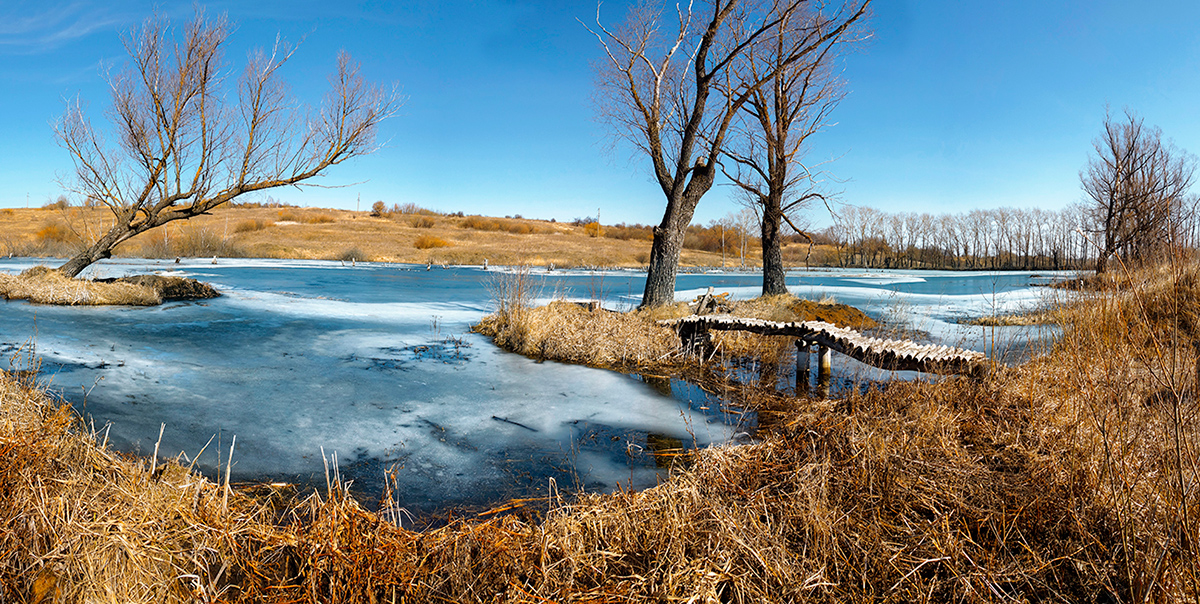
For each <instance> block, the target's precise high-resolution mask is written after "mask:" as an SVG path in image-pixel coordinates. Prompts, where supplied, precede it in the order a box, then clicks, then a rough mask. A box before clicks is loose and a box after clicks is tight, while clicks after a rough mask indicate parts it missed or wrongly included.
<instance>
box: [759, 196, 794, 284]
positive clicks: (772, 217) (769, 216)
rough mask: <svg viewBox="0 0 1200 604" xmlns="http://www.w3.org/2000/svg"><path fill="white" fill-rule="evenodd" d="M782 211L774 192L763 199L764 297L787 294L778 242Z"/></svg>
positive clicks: (781, 254) (781, 252) (781, 253)
mask: <svg viewBox="0 0 1200 604" xmlns="http://www.w3.org/2000/svg"><path fill="white" fill-rule="evenodd" d="M781 214H782V210H781V209H780V200H779V195H778V194H776V192H775V191H772V193H770V194H768V195H767V196H766V198H765V199H763V213H762V260H763V284H762V293H763V295H764V296H775V295H779V294H786V293H788V290H787V284H786V283H785V282H784V267H783V250H782V249H781V244H780V241H779V227H780V224H779V223H780V218H781Z"/></svg>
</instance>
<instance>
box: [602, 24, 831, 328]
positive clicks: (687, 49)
mask: <svg viewBox="0 0 1200 604" xmlns="http://www.w3.org/2000/svg"><path fill="white" fill-rule="evenodd" d="M816 1H817V0H691V1H690V2H688V3H687V4H686V5H684V4H676V5H673V8H672V10H670V11H668V10H667V7H666V6H665V5H666V4H667V2H666V1H665V0H646V1H644V2H641V3H639V4H637V5H635V6H634V8H633V9H632V10H631V11H630V13H629V16H628V18H627V20H626V21H625V23H624V25H622V26H621V27H620V28H618V29H609V28H607V27H605V26H604V25H603V24H601V23H600V15H599V11H597V15H596V25H597V30H596V31H594V32H593V33H595V34H596V37H597V38H598V39H599V40H600V43H601V45H602V46H603V48H604V52H605V57H606V59H607V60H606V61H604V62H603V63H602V64H601V66H600V69H599V76H598V89H599V97H600V100H599V105H600V113H601V117H602V119H604V120H605V121H607V122H608V124H609V126H610V127H611V129H612V131H613V132H614V133H615V134H616V135H617V136H619V137H621V138H624V139H626V140H628V141H630V142H631V143H632V144H633V145H634V146H635V147H636V148H637V149H638V150H639V151H640V152H641V153H644V154H646V155H647V156H649V159H650V163H651V165H652V167H653V172H654V179H655V181H656V182H657V183H658V186H659V188H660V189H661V190H662V192H663V195H664V196H665V197H666V201H667V207H666V210H665V211H664V212H663V218H662V221H661V222H660V223H659V224H658V225H657V226H655V227H654V241H653V244H652V246H651V248H650V268H649V271H648V272H647V274H646V289H645V291H644V292H643V294H642V304H641V305H642V307H654V306H661V305H664V304H668V303H670V302H672V301H673V300H674V297H675V275H676V271H677V269H678V266H679V256H680V253H681V251H682V250H683V239H684V235H685V234H686V232H687V227H688V225H689V224H690V223H691V220H692V216H693V214H694V213H695V210H696V205H697V204H698V203H699V202H700V199H701V197H703V196H704V194H705V193H707V192H708V191H709V189H711V188H712V186H713V184H714V181H715V179H716V174H717V172H716V170H717V160H718V158H719V157H720V154H721V149H722V146H723V145H724V143H725V138H726V135H727V134H728V132H729V128H730V124H731V123H732V121H733V119H734V117H735V116H736V115H737V112H738V111H739V109H740V108H741V106H742V105H743V104H744V103H745V102H746V101H747V99H748V98H749V96H750V93H751V92H752V91H753V90H754V89H755V88H756V87H757V86H760V85H762V84H763V83H764V82H766V81H768V80H769V79H770V77H771V75H773V74H771V73H768V74H764V76H763V79H762V81H759V82H754V83H751V85H750V86H748V87H744V88H742V89H741V90H740V91H738V92H737V93H735V94H733V95H729V96H727V97H726V96H723V95H720V94H719V92H718V93H717V96H718V97H721V98H720V99H719V100H717V99H712V100H713V102H710V98H709V97H710V96H713V93H714V92H717V91H718V85H719V84H720V82H721V81H722V80H723V79H724V78H725V77H726V72H727V70H728V69H729V67H730V65H731V64H732V63H733V62H734V61H735V60H737V59H738V57H739V56H740V55H741V54H742V53H743V52H745V51H746V49H747V48H749V47H750V46H751V45H752V44H754V43H755V42H756V41H757V40H758V39H759V38H762V37H764V36H766V35H768V34H769V32H771V31H772V30H773V29H774V28H776V27H777V26H778V25H779V23H780V20H781V19H782V18H784V17H786V16H787V15H790V14H792V13H793V12H795V11H798V10H799V9H800V8H801V7H803V6H805V5H807V4H812V3H814V2H816ZM668 12H670V13H672V16H671V17H667V16H666V15H667V13H668ZM735 23H736V24H737V26H736V27H735V26H734V24H735ZM793 51H794V52H793V53H792V54H790V55H789V56H787V57H785V58H784V59H783V61H782V62H781V63H782V64H783V65H790V64H792V63H794V62H796V61H799V60H801V59H802V58H803V57H804V56H806V55H807V54H808V53H809V52H811V51H812V49H810V48H807V47H801V48H795V49H793Z"/></svg>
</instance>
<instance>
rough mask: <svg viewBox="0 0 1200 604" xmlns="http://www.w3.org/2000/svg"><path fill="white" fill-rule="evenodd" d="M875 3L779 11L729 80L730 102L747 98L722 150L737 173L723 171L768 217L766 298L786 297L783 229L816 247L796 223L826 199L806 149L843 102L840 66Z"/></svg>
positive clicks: (764, 230) (851, 1) (862, 0)
mask: <svg viewBox="0 0 1200 604" xmlns="http://www.w3.org/2000/svg"><path fill="white" fill-rule="evenodd" d="M870 3H871V0H847V2H846V3H844V4H842V5H841V6H839V7H838V8H837V9H836V10H828V7H827V6H826V5H825V4H824V3H815V2H806V3H801V4H800V5H798V6H793V7H784V6H776V7H775V10H776V11H780V12H778V13H777V14H778V21H779V24H778V25H777V26H776V27H775V28H773V29H772V30H771V31H770V32H768V33H767V34H766V35H764V36H762V37H761V38H760V39H758V40H757V41H756V42H755V43H754V44H752V45H750V46H749V47H748V48H747V49H746V51H745V52H743V53H742V55H741V56H740V57H739V58H738V60H737V61H735V62H734V64H733V67H732V69H731V70H730V72H729V74H728V76H729V78H728V79H729V84H728V85H727V86H726V87H725V90H726V91H727V92H728V93H729V94H730V96H731V97H736V95H739V94H743V93H744V92H748V93H749V96H748V98H747V100H746V102H745V104H744V105H743V106H742V114H741V119H739V120H738V121H736V122H735V124H736V128H735V130H734V134H735V135H734V136H731V138H730V141H729V144H727V145H726V146H725V149H724V154H725V156H726V157H728V158H730V159H731V160H733V163H734V165H735V166H736V167H735V169H733V170H724V172H725V174H726V175H727V176H728V177H729V178H730V180H732V181H733V182H734V183H735V184H736V185H737V186H738V187H740V188H741V190H742V191H743V192H744V193H745V194H746V195H747V197H748V199H749V200H750V203H752V204H754V205H755V206H757V208H756V211H757V212H758V213H759V214H760V215H761V217H762V220H761V238H762V254H763V286H762V293H763V295H776V294H784V293H787V286H786V285H785V284H784V265H783V253H782V244H781V241H780V229H781V227H782V224H783V223H784V222H787V223H788V225H789V226H791V227H792V229H793V230H795V231H796V232H797V233H799V234H800V235H802V236H804V237H806V238H808V239H809V241H811V240H812V237H811V236H809V235H808V233H806V232H805V231H804V230H802V229H801V228H799V227H797V226H796V224H795V222H794V221H793V220H792V218H791V217H790V214H792V213H794V212H799V211H801V210H803V209H805V208H806V207H807V206H808V205H809V204H810V203H811V202H812V201H814V200H818V199H820V200H825V195H824V194H823V193H822V192H820V191H818V190H817V188H816V183H817V178H816V174H815V172H814V171H813V170H811V169H810V168H809V167H807V166H805V165H804V163H802V160H803V159H804V151H805V145H806V142H807V141H808V138H809V137H810V136H812V135H813V134H815V133H817V132H819V131H821V130H822V129H824V128H825V127H826V126H827V125H828V123H829V115H830V112H831V111H832V110H833V108H834V107H836V106H837V104H838V103H839V102H840V101H841V99H842V98H843V96H844V93H843V90H842V87H841V82H840V79H839V78H838V77H837V75H836V72H835V70H834V66H835V62H836V60H837V58H838V57H839V54H840V53H839V50H840V49H842V48H844V47H845V46H846V45H845V43H846V42H847V41H849V40H852V39H853V35H852V31H853V30H852V29H851V26H852V25H853V24H854V23H855V22H857V21H859V20H860V19H861V18H862V17H863V15H865V14H866V10H867V7H868V6H869V5H870ZM785 11H786V12H785ZM731 100H732V98H731ZM723 169H724V167H723Z"/></svg>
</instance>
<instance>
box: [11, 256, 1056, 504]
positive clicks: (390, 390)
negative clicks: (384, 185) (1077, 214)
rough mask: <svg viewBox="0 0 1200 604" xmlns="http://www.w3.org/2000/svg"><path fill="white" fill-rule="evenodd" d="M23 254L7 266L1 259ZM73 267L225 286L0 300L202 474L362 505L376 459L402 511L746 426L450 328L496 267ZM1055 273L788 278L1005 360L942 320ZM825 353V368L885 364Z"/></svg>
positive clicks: (688, 394)
mask: <svg viewBox="0 0 1200 604" xmlns="http://www.w3.org/2000/svg"><path fill="white" fill-rule="evenodd" d="M39 262H43V261H40V260H33V259H8V260H4V261H0V271H6V272H18V271H20V270H23V269H25V268H28V267H30V266H33V265H34V264H36V263H39ZM89 270H90V272H89V273H88V274H90V275H93V276H122V275H127V274H137V273H147V272H163V273H167V274H173V275H181V276H187V277H192V278H196V279H200V280H202V281H206V282H209V283H211V284H212V285H214V286H215V287H216V288H217V289H219V290H220V291H221V292H222V293H223V294H224V295H223V296H222V297H220V298H217V299H213V300H205V301H198V302H180V303H167V304H164V305H162V306H159V307H152V308H121V307H54V306H39V305H32V304H28V303H26V302H23V301H10V302H7V303H5V302H0V355H3V356H11V355H12V354H13V353H14V352H15V351H16V350H17V349H19V348H20V347H22V346H23V345H25V344H26V343H27V342H32V344H33V346H34V349H35V351H36V355H37V357H38V358H39V359H40V360H41V370H42V380H43V382H44V383H45V384H46V385H47V386H48V387H49V388H50V389H52V390H53V391H55V392H57V393H59V394H60V395H61V396H62V397H64V398H65V399H66V400H68V401H71V402H72V404H74V405H75V406H76V408H77V409H79V410H81V411H82V412H83V413H84V414H85V416H86V417H88V418H90V420H91V421H92V422H93V423H94V425H95V426H96V427H97V429H98V430H99V431H101V432H106V433H107V436H108V439H109V442H111V443H113V445H114V446H116V447H117V448H118V449H121V450H125V451H133V452H140V453H142V454H149V453H150V452H151V451H153V450H154V447H155V445H156V443H157V444H158V446H159V455H160V456H163V457H173V456H176V455H183V456H184V459H186V460H193V459H194V460H195V461H196V464H197V466H198V467H200V468H201V469H202V470H205V471H206V472H208V473H210V474H213V473H215V471H216V468H218V467H222V468H224V467H225V466H226V465H227V464H228V461H229V460H228V459H227V458H228V455H229V449H230V445H231V441H232V440H233V439H234V437H235V435H236V445H235V446H234V451H233V458H232V461H233V465H232V474H233V480H235V481H237V480H268V481H291V482H298V483H300V484H309V485H323V484H324V481H325V472H326V467H327V466H330V470H329V471H330V472H331V473H336V474H337V475H338V476H340V478H341V479H342V480H353V481H354V486H353V487H352V488H353V489H354V490H356V491H357V492H359V493H361V494H365V495H366V496H368V497H371V496H375V495H377V494H378V493H379V492H380V491H381V490H382V488H383V484H384V476H385V473H386V472H388V471H389V470H390V471H392V475H393V476H394V477H395V479H394V486H395V488H396V497H397V499H398V500H399V502H400V504H401V505H403V506H405V507H407V508H409V509H413V510H425V511H429V510H437V509H444V508H446V507H460V506H468V507H469V506H483V505H488V504H490V503H494V502H497V501H500V500H502V499H505V498H508V497H516V496H530V495H536V494H539V493H544V492H545V490H546V488H547V485H548V484H549V482H550V479H551V478H553V479H554V480H555V482H556V484H557V485H558V487H559V488H560V489H563V490H568V489H574V488H582V489H588V490H598V491H606V490H611V489H613V488H616V486H617V485H618V484H620V485H622V486H626V487H628V486H633V487H638V488H641V487H646V486H650V485H653V484H654V483H655V481H656V480H659V479H661V477H662V476H663V472H664V471H665V470H664V467H665V466H666V465H667V464H666V463H665V462H664V461H663V460H664V459H665V457H664V456H656V455H655V454H654V453H655V452H656V451H660V452H661V451H664V450H667V449H671V448H675V447H691V446H707V445H713V444H721V443H726V442H729V441H731V440H745V439H746V438H747V437H748V435H750V434H752V433H753V429H754V425H755V420H754V417H753V416H752V415H746V414H743V413H740V412H738V411H737V410H736V409H730V408H728V407H726V406H725V405H724V404H723V402H722V401H719V400H715V399H712V398H710V397H709V396H708V395H706V394H705V393H704V392H703V391H701V390H699V389H698V388H695V387H691V386H689V385H688V384H686V383H682V382H678V381H670V382H666V381H657V380H643V379H642V378H640V377H638V376H628V375H622V374H619V373H615V372H611V371H604V370H599V369H591V368H587V367H580V366H573V365H564V364H559V363H554V362H536V361H534V360H531V359H528V358H525V357H522V356H520V355H516V354H511V353H507V352H504V351H501V350H499V349H498V348H497V347H496V346H494V345H493V344H492V343H491V342H490V341H489V340H488V339H487V338H484V337H482V336H479V335H476V334H473V333H470V332H469V330H468V328H469V326H470V325H471V324H472V323H474V322H476V321H478V320H479V319H480V318H481V317H482V316H484V315H485V314H487V313H489V312H491V310H492V303H491V301H490V299H489V295H488V289H487V282H488V279H491V278H493V275H495V274H496V273H497V272H498V271H502V270H504V269H497V268H495V267H493V269H492V270H491V271H485V270H483V269H482V268H480V267H459V268H445V269H443V268H437V267H435V268H434V269H433V270H426V267H424V266H411V265H391V264H373V263H358V264H357V265H355V266H344V265H342V264H341V263H338V262H319V261H280V260H242V259H228V260H226V259H219V260H217V263H216V264H215V265H214V264H212V262H211V261H210V260H207V259H206V260H191V261H184V262H183V263H182V264H179V265H176V264H172V263H167V262H161V263H160V262H157V261H153V260H150V261H145V260H114V261H106V262H104V263H102V264H100V265H97V266H95V267H93V268H92V269H89ZM533 275H534V277H535V280H536V281H537V282H538V283H539V286H540V292H541V294H540V298H542V300H541V301H543V302H545V301H548V300H549V299H552V298H554V297H564V298H567V299H580V300H589V299H596V298H598V299H601V300H602V301H603V304H604V305H605V307H607V308H614V309H624V308H629V307H631V306H633V305H636V303H637V302H638V301H639V300H640V297H641V292H642V288H643V285H644V274H643V273H641V272H638V271H621V270H614V271H603V272H582V271H553V272H545V271H544V270H543V269H535V270H534V272H533ZM1060 276H1061V275H1051V274H1048V273H1041V274H1039V275H1035V274H1031V273H984V272H971V273H968V272H931V271H923V272H913V271H910V272H905V271H871V272H864V271H861V270H830V269H822V270H817V269H814V270H811V271H797V272H793V273H789V275H788V280H787V283H788V287H789V289H790V290H791V291H792V292H793V293H795V294H797V295H800V296H803V297H809V298H812V299H821V298H833V299H836V300H837V301H838V302H843V303H846V304H851V305H854V306H857V307H859V308H861V309H863V310H865V311H866V312H867V313H868V314H871V315H872V316H874V317H876V318H882V319H889V320H891V321H892V322H893V323H897V322H898V323H902V324H904V325H905V326H906V327H907V328H909V329H910V330H911V331H912V332H913V333H917V334H919V335H922V336H924V337H926V338H928V339H929V340H931V341H935V342H939V343H948V344H954V345H958V346H965V347H968V348H974V349H977V350H981V351H985V352H989V353H997V354H999V353H1002V352H1007V353H1008V354H1010V355H1016V356H1020V355H1024V354H1028V353H1029V351H1030V350H1031V348H1030V347H1031V346H1033V347H1034V349H1036V344H1037V342H1039V341H1042V340H1043V339H1045V338H1046V337H1051V336H1052V335H1053V334H1047V333H1043V332H1041V331H1037V330H1032V331H1031V330H1029V329H1026V328H999V329H992V328H969V327H964V326H961V325H960V324H959V323H958V321H959V320H960V319H962V318H964V317H973V316H981V315H988V314H994V313H1002V312H1008V311H1012V310H1019V309H1022V308H1029V307H1032V306H1035V305H1037V304H1038V303H1039V302H1040V301H1041V300H1042V296H1043V295H1044V294H1045V293H1046V291H1047V290H1046V289H1045V288H1040V287H1035V286H1036V285H1038V284H1042V283H1044V282H1045V280H1046V279H1050V278H1055V277H1060ZM760 280H761V277H760V276H759V275H758V274H756V273H742V272H737V271H710V272H706V273H698V274H681V275H680V276H679V279H678V283H677V298H679V299H691V298H693V297H695V296H697V295H699V294H701V293H703V291H704V290H705V289H706V288H707V287H708V286H710V285H711V286H714V287H715V288H716V290H717V291H718V292H725V291H728V292H731V293H732V294H733V296H734V297H736V298H749V297H754V296H756V295H757V294H758V292H759V289H760V283H761V281H760ZM997 351H998V352H997ZM834 356H835V359H834V363H835V365H834V377H835V380H840V381H841V382H843V383H849V382H852V381H857V380H861V379H864V378H865V379H886V378H887V377H889V375H888V373H887V372H882V371H878V370H874V369H872V368H868V367H865V366H863V365H861V364H858V363H857V362H855V361H852V360H850V359H845V358H841V357H839V356H838V355H834ZM900 377H906V378H911V377H913V376H912V375H911V374H910V375H902V376H900ZM164 425H165V427H163V426H164ZM160 430H161V433H162V436H161V441H160V438H159V434H160ZM322 452H324V454H325V455H327V456H328V457H327V458H326V460H325V462H324V463H323V461H322ZM334 455H336V460H334V459H332V458H333V457H334Z"/></svg>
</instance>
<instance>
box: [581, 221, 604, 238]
mask: <svg viewBox="0 0 1200 604" xmlns="http://www.w3.org/2000/svg"><path fill="white" fill-rule="evenodd" d="M583 232H584V233H587V236H588V237H599V236H600V233H601V228H600V223H599V222H589V223H587V224H586V225H584V227H583Z"/></svg>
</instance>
